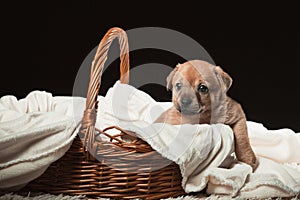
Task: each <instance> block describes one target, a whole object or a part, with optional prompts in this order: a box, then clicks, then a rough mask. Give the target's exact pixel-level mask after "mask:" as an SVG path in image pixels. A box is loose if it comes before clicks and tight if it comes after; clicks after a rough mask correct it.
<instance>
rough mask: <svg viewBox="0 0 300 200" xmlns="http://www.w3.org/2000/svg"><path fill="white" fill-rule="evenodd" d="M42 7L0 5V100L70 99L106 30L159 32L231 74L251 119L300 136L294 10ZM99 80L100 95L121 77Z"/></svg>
mask: <svg viewBox="0 0 300 200" xmlns="http://www.w3.org/2000/svg"><path fill="white" fill-rule="evenodd" d="M43 2H44V1H40V2H32V1H31V3H28V2H25V1H24V2H22V1H20V2H15V1H12V2H11V5H2V6H1V8H2V10H3V12H1V21H2V23H1V26H2V27H1V35H2V37H1V40H2V41H1V48H2V53H1V54H2V56H1V63H0V64H1V71H0V74H1V80H0V96H3V95H15V96H16V97H17V98H23V97H25V96H26V95H27V94H28V93H29V92H30V91H32V90H45V91H48V92H52V93H53V95H72V89H73V84H74V81H75V77H76V73H77V71H78V69H79V67H80V65H81V63H82V61H83V59H84V58H85V57H86V56H87V54H88V53H89V52H90V51H91V50H92V49H93V48H94V47H95V46H96V45H97V44H98V42H99V40H100V39H101V37H102V36H103V35H104V34H105V32H106V31H107V30H108V29H109V28H111V27H113V26H119V27H121V28H123V29H124V30H129V29H132V28H138V27H149V26H154V27H164V28H169V29H173V30H176V31H179V32H182V33H184V34H186V35H188V36H190V37H192V38H193V39H195V40H196V41H197V42H199V43H200V44H201V45H202V46H203V47H204V48H205V49H206V50H207V51H208V53H209V54H210V55H211V57H212V58H213V60H214V61H215V63H216V64H217V65H220V66H222V67H223V68H224V69H225V70H226V71H227V72H228V73H229V74H230V75H231V76H232V77H233V79H234V84H233V86H232V88H231V89H230V91H229V94H230V95H231V96H232V97H233V98H234V99H236V100H237V101H239V102H240V103H241V104H242V106H243V108H244V110H245V112H246V115H247V117H248V119H249V120H253V121H257V122H261V123H263V124H264V125H265V126H266V127H268V128H271V129H277V128H283V127H287V128H292V129H293V130H295V131H300V121H299V113H300V105H299V95H298V94H299V88H298V86H299V85H300V80H299V75H298V71H299V70H298V69H299V67H300V66H299V56H300V53H299V30H298V26H299V19H300V18H299V14H297V12H298V11H297V10H294V9H293V8H297V7H296V6H294V5H282V4H278V5H275V4H272V5H265V6H263V5H261V4H252V5H249V4H247V5H246V4H245V5H234V6H233V5H226V6H225V5H224V6H223V5H218V4H215V5H210V6H208V5H203V4H202V3H201V2H198V4H195V3H192V2H187V1H186V2H184V1H181V2H180V3H176V2H172V3H169V4H166V5H162V4H161V2H160V3H159V2H150V1H139V3H135V4H134V3H131V4H126V3H129V2H124V1H123V2H122V3H123V4H121V3H119V2H112V5H108V4H104V3H103V1H96V0H93V1H91V0H87V1H79V2H75V1H61V2H59V3H58V2H54V1H51V3H50V1H49V2H48V3H43ZM129 42H130V41H129ZM131 61H132V62H131V67H135V66H137V65H140V64H144V63H149V62H158V63H163V64H167V65H170V66H174V65H175V64H177V63H178V62H179V61H180V58H178V57H177V56H176V55H171V54H169V53H167V52H160V51H155V50H148V51H147V50H145V51H143V52H140V51H139V52H132V54H131ZM117 64H118V63H117V61H116V63H115V65H117ZM113 67H114V66H112V68H113ZM115 68H117V67H115ZM104 76H105V77H104V78H105V79H104V81H103V83H102V84H103V88H102V93H104V92H105V89H106V88H107V87H109V86H111V85H110V84H111V83H113V82H114V81H115V80H116V79H117V76H118V75H117V74H114V76H112V75H111V74H110V75H104ZM142 89H143V90H145V91H146V92H148V93H149V94H151V95H152V96H153V97H154V98H155V99H156V100H161V101H166V100H169V99H170V94H167V93H166V92H165V90H164V89H163V88H159V87H156V88H155V87H154V89H153V87H149V86H145V87H144V88H142Z"/></svg>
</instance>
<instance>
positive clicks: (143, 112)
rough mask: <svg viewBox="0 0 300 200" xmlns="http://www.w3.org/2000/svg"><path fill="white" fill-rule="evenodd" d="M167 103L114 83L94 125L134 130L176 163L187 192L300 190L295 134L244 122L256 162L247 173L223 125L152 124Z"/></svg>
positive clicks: (282, 193) (251, 194) (299, 138)
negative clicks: (253, 169) (234, 155)
mask: <svg viewBox="0 0 300 200" xmlns="http://www.w3.org/2000/svg"><path fill="white" fill-rule="evenodd" d="M170 106H172V104H171V103H158V102H155V101H154V100H153V99H152V98H151V97H150V96H149V95H147V94H145V93H144V92H142V91H139V90H137V89H135V88H133V87H131V86H128V85H123V84H120V83H119V82H117V83H116V84H115V85H114V87H113V88H111V89H110V90H109V91H108V93H107V95H106V97H105V98H101V99H100V104H99V107H100V109H99V115H98V121H97V126H98V127H100V128H104V127H107V126H110V125H118V126H120V127H122V128H123V129H127V130H131V131H134V132H136V133H137V134H138V135H139V136H140V137H141V138H143V139H144V140H145V141H147V142H148V143H149V144H150V145H151V146H152V147H153V148H154V149H155V150H157V151H158V152H159V153H161V154H162V155H163V156H164V157H166V158H168V159H171V160H173V161H174V162H176V163H177V164H178V165H179V166H180V169H181V173H182V175H183V182H182V186H183V188H184V189H185V191H186V192H196V191H201V190H203V189H204V188H205V187H206V186H208V187H207V192H208V193H211V194H224V195H229V196H239V197H243V198H268V197H288V196H294V195H296V194H298V193H299V192H300V170H299V168H298V165H299V164H300V151H299V149H300V134H296V133H294V132H293V131H292V130H290V129H281V130H276V131H272V130H268V129H266V128H265V127H264V126H263V125H262V124H259V123H255V122H248V129H249V137H250V141H251V145H252V147H253V149H254V151H255V152H256V154H257V155H258V159H259V163H260V164H259V166H258V168H257V170H256V171H255V172H254V173H252V169H251V167H250V166H249V165H247V164H245V163H242V162H237V161H236V160H233V159H232V157H231V154H232V152H233V146H234V145H233V144H234V141H233V133H232V130H231V129H230V128H229V127H228V126H227V125H223V124H214V125H206V124H203V125H188V124H186V125H176V126H172V125H168V124H161V123H155V124H153V121H154V120H155V119H156V118H157V117H158V116H159V115H160V114H161V113H162V112H163V111H164V110H166V109H167V108H169V107H170ZM222 166H223V167H222ZM224 166H225V167H226V166H227V168H225V167H224Z"/></svg>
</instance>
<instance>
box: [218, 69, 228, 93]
mask: <svg viewBox="0 0 300 200" xmlns="http://www.w3.org/2000/svg"><path fill="white" fill-rule="evenodd" d="M215 73H216V75H217V78H218V79H219V80H220V81H221V83H223V85H224V89H225V91H226V92H227V91H228V89H229V88H230V86H231V85H232V78H231V77H230V76H229V75H228V74H227V73H226V72H224V71H223V69H222V68H221V67H219V66H216V67H215Z"/></svg>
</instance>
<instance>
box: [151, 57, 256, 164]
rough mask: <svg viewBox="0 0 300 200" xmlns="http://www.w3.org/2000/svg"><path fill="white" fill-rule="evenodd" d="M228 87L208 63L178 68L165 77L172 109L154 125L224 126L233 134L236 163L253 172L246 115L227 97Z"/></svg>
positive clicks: (225, 78) (217, 69)
mask: <svg viewBox="0 0 300 200" xmlns="http://www.w3.org/2000/svg"><path fill="white" fill-rule="evenodd" d="M231 84H232V79H231V77H230V76H229V75H228V74H227V73H225V72H224V71H223V70H222V69H221V68H220V67H218V66H214V65H212V64H210V63H208V62H205V61H201V60H192V61H188V62H185V63H183V64H178V65H177V66H176V68H175V69H174V70H173V71H172V72H171V73H170V75H169V76H168V77H167V89H168V90H169V89H171V88H172V89H173V90H172V101H173V104H174V106H173V107H171V108H170V109H168V110H167V111H165V112H164V113H162V115H161V116H160V117H158V118H157V119H156V122H160V123H161V122H165V123H169V124H173V125H177V124H204V123H206V124H213V123H223V124H227V125H229V126H231V128H232V130H233V132H234V136H235V153H236V156H237V158H238V160H240V161H242V162H245V163H247V164H249V165H250V166H251V167H252V168H253V169H255V168H256V167H257V164H258V163H257V160H256V157H255V154H254V152H253V150H252V148H251V146H250V142H249V138H248V132H247V125H246V117H245V114H244V112H243V109H242V107H241V106H240V104H239V103H237V102H236V101H234V100H233V99H231V98H230V97H228V96H227V95H226V93H227V91H228V89H229V88H230V86H231Z"/></svg>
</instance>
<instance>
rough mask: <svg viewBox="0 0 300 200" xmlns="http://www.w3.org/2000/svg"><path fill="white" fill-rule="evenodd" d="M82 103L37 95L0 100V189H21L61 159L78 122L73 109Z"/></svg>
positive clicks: (32, 93) (80, 100) (48, 95)
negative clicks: (19, 98)
mask: <svg viewBox="0 0 300 200" xmlns="http://www.w3.org/2000/svg"><path fill="white" fill-rule="evenodd" d="M83 103H84V99H83V98H71V97H52V95H51V94H50V93H46V92H40V91H34V92H31V93H30V94H29V95H28V96H27V97H26V98H24V99H21V100H17V99H16V97H14V96H4V97H2V98H1V99H0V189H8V188H10V189H13V188H18V187H21V186H22V185H24V184H26V183H28V182H29V181H31V180H33V179H35V178H37V177H39V176H40V175H41V174H42V173H43V172H44V171H45V170H46V169H47V167H48V166H49V165H50V164H51V163H52V162H54V161H56V160H57V159H59V158H60V157H61V156H63V155H64V153H65V152H66V151H67V150H68V149H69V147H70V145H71V144H72V141H73V139H74V137H75V136H76V131H75V129H76V126H77V124H78V121H79V119H80V118H79V116H76V115H75V114H74V111H73V110H74V109H73V108H74V106H76V104H80V107H82V106H81V105H84V104H83ZM77 111H79V110H77Z"/></svg>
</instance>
